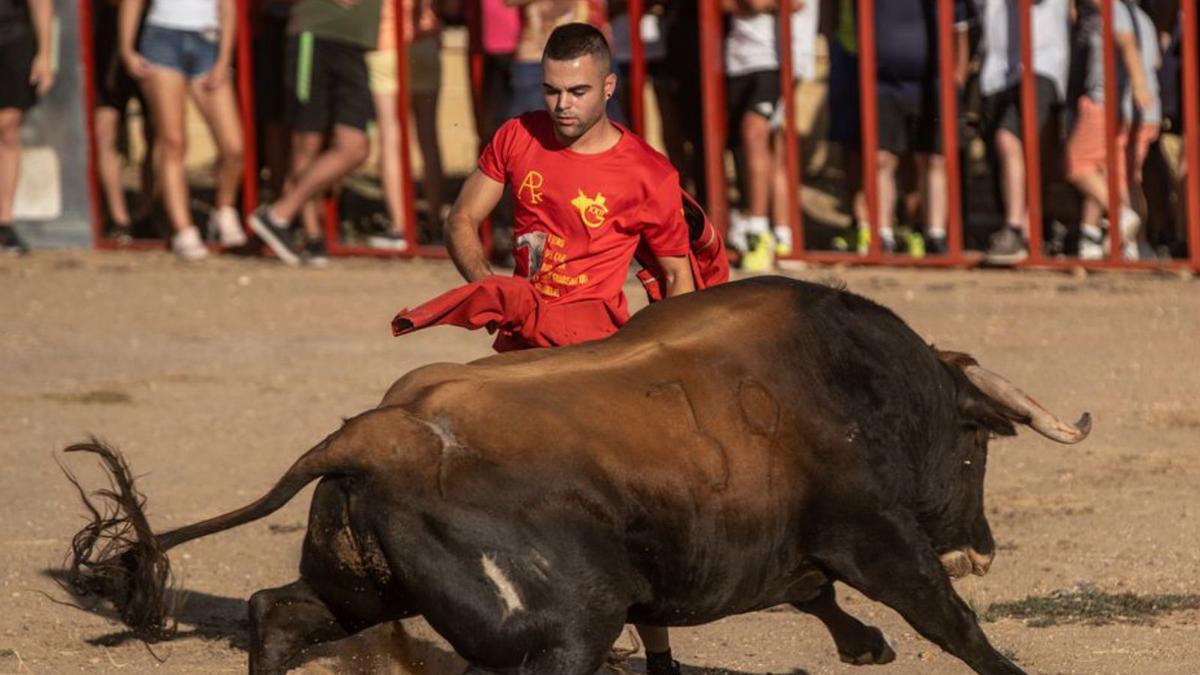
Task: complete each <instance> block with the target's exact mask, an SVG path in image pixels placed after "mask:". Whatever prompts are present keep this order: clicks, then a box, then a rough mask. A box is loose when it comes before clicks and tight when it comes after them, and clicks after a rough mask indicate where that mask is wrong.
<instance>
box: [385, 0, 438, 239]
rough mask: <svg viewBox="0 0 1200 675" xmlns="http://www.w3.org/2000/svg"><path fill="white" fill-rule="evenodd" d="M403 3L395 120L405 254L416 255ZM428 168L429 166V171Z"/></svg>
mask: <svg viewBox="0 0 1200 675" xmlns="http://www.w3.org/2000/svg"><path fill="white" fill-rule="evenodd" d="M404 4H405V3H404V2H402V1H401V0H396V12H395V17H396V29H395V30H396V120H397V127H398V131H399V132H400V133H399V135H398V136H397V139H396V140H397V142H398V143H399V144H400V148H399V152H400V186H401V189H402V190H403V193H402V194H403V197H404V238H405V239H406V240H407V241H408V249H407V250H406V252H405V253H406V254H407V255H408V256H413V255H416V254H417V249H418V247H419V246H420V242H419V241H417V210H416V205H415V204H414V201H415V200H416V194H415V189H414V187H413V170H412V156H411V154H410V152H411V147H412V139H411V138H410V137H409V133H408V131H409V109H410V105H411V102H412V92H411V86H412V85H411V82H410V80H411V78H410V77H409V67H408V47H409V40H410V39H412V38H413V36H409V35H407V34H406V32H405V30H404V24H405V16H404V14H405V10H404ZM413 31H414V32H415V31H416V26H413ZM428 170H429V169H428V168H426V171H428ZM434 217H435V218H436V217H437V216H436V215H435V216H434Z"/></svg>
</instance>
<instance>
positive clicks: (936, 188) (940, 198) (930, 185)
mask: <svg viewBox="0 0 1200 675" xmlns="http://www.w3.org/2000/svg"><path fill="white" fill-rule="evenodd" d="M917 167H918V170H919V171H920V172H921V176H922V178H923V181H922V183H923V185H922V187H923V190H922V191H923V192H924V193H925V233H926V234H928V235H930V236H933V237H938V236H942V237H944V236H945V235H946V223H947V221H948V216H947V214H948V213H949V205H948V203H947V202H948V198H947V194H948V184H947V181H946V157H945V156H944V155H926V154H919V155H917Z"/></svg>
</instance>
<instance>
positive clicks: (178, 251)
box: [171, 227, 208, 262]
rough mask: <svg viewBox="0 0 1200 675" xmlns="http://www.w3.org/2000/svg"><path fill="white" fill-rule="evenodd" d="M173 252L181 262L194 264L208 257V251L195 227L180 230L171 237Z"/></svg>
mask: <svg viewBox="0 0 1200 675" xmlns="http://www.w3.org/2000/svg"><path fill="white" fill-rule="evenodd" d="M171 252H172V253H174V254H175V255H177V256H179V258H180V259H181V260H187V261H189V262H193V261H196V260H204V259H205V258H207V257H208V249H207V248H206V247H205V246H204V242H203V241H202V240H201V239H200V231H199V230H197V229H196V228H195V227H189V228H187V229H186V230H180V231H179V232H176V233H175V234H173V235H171Z"/></svg>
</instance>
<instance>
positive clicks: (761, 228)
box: [746, 216, 771, 235]
mask: <svg viewBox="0 0 1200 675" xmlns="http://www.w3.org/2000/svg"><path fill="white" fill-rule="evenodd" d="M770 231H771V220H770V219H769V218H767V217H766V216H750V217H748V218H746V234H749V235H755V234H766V233H767V232H770Z"/></svg>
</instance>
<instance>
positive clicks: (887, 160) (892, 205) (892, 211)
mask: <svg viewBox="0 0 1200 675" xmlns="http://www.w3.org/2000/svg"><path fill="white" fill-rule="evenodd" d="M875 164H876V166H877V170H876V174H875V175H876V185H877V187H876V188H875V189H876V190H877V191H878V192H877V194H878V195H879V237H880V239H882V240H883V241H892V240H893V238H894V236H895V235H894V232H895V227H896V195H897V192H898V191H897V189H896V168H897V167H898V166H899V165H900V158H899V157H897V156H896V155H893V154H892V153H890V152H888V151H887V150H880V151H878V152H877V153H876V154H875Z"/></svg>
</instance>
